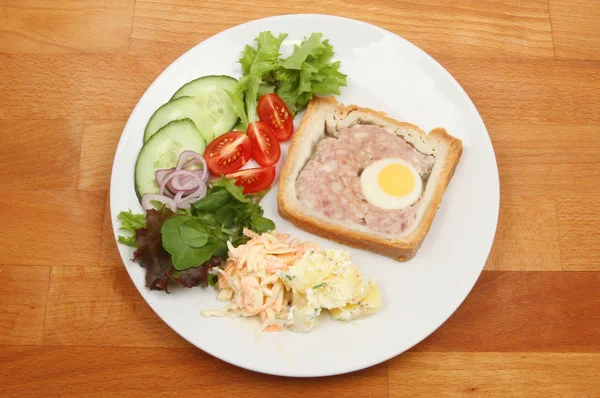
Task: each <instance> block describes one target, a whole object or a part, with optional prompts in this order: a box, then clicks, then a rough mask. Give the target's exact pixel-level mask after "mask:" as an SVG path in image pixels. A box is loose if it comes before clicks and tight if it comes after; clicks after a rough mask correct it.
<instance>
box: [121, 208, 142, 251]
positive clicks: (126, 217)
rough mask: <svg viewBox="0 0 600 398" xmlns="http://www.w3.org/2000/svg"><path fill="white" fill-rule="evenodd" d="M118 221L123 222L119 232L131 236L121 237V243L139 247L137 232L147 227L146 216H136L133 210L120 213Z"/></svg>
mask: <svg viewBox="0 0 600 398" xmlns="http://www.w3.org/2000/svg"><path fill="white" fill-rule="evenodd" d="M117 219H118V220H119V221H121V228H119V230H121V231H125V232H129V233H130V235H119V237H118V240H119V243H122V244H124V245H127V246H131V247H137V243H136V241H135V235H136V234H135V231H136V230H137V229H139V228H145V227H146V216H145V215H144V214H134V213H133V212H132V211H131V210H128V211H122V212H120V213H119V214H118V215H117Z"/></svg>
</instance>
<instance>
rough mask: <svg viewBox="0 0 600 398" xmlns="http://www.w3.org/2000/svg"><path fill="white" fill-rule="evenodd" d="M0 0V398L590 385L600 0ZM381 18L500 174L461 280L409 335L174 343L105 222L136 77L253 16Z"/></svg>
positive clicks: (598, 218)
mask: <svg viewBox="0 0 600 398" xmlns="http://www.w3.org/2000/svg"><path fill="white" fill-rule="evenodd" d="M266 4H267V3H264V2H262V3H261V2H257V1H253V0H243V1H233V0H224V1H215V0H207V1H198V0H55V1H44V0H0V75H1V76H2V83H1V84H0V184H1V185H2V187H3V193H2V195H0V220H2V221H1V225H2V238H1V239H0V396H1V397H54V396H78V397H114V396H119V397H124V396H144V395H145V396H178V397H184V396H215V397H216V396H248V397H254V396H256V397H263V396H276V397H279V396H289V397H301V396H302V397H306V396H308V397H313V396H314V397H316V396H332V395H336V396H343V397H346V396H348V397H390V396H392V397H396V396H407V397H454V396H482V397H489V396H497V397H512V396H515V397H538V396H539V397H599V396H600V377H599V374H600V211H599V210H598V204H599V203H600V159H599V158H598V154H599V153H600V77H599V76H600V2H598V1H596V0H574V1H572V0H494V1H486V2H483V1H478V0H425V1H420V0H410V1H396V0H375V1H368V2H367V1H361V0H322V1H315V0H307V1H304V2H293V1H288V0H282V1H279V2H278V3H277V5H276V6H267V5H266ZM307 12H319V13H323V14H335V15H341V16H346V17H350V18H356V19H361V20H363V21H366V22H369V23H373V24H376V25H379V26H381V27H383V28H385V29H388V30H390V31H392V32H395V33H397V34H399V35H401V36H403V37H405V38H407V39H408V40H410V41H412V42H413V43H415V44H416V45H418V46H419V47H421V48H422V49H424V50H425V51H427V52H428V53H430V54H431V55H433V56H434V57H435V58H436V59H437V60H438V61H439V62H440V63H441V64H442V65H443V66H444V67H446V68H447V69H448V70H449V71H450V73H452V74H453V75H454V76H455V77H456V79H457V80H458V81H459V83H460V84H461V85H462V86H463V87H464V88H465V90H466V91H467V93H468V94H469V96H470V97H471V98H472V99H473V101H474V103H475V105H476V106H477V108H478V110H479V111H480V113H481V115H482V117H483V119H484V122H485V123H486V126H487V127H488V130H489V133H490V136H491V139H492V142H493V144H494V149H495V152H496V156H497V160H498V167H499V172H500V180H501V181H500V184H501V208H500V218H499V224H498V231H497V234H496V238H495V242H494V245H493V248H492V251H491V253H490V257H489V259H488V262H487V264H486V268H485V270H484V272H483V274H482V275H481V277H480V279H479V281H478V282H477V284H476V286H475V288H474V289H473V291H472V292H471V294H470V295H469V296H468V297H467V299H466V300H465V302H464V303H463V305H462V306H461V307H460V308H459V309H458V310H457V311H456V313H455V314H454V315H453V316H452V317H451V318H450V319H449V320H448V321H447V322H446V323H445V324H444V325H443V326H442V327H440V328H439V329H438V330H437V331H436V332H435V333H433V334H432V335H431V336H429V337H428V338H427V339H426V340H425V341H423V342H422V343H421V344H419V345H417V346H416V347H414V348H413V349H411V350H410V351H409V352H407V353H405V354H403V355H401V356H399V357H396V358H394V359H392V360H390V361H388V362H386V363H383V364H380V365H378V366H375V367H373V368H370V369H366V370H363V371H360V372H355V373H352V374H349V375H341V376H336V377H329V378H322V379H308V380H307V379H286V378H279V377H271V376H265V375H260V374H256V373H253V372H249V371H245V370H242V369H238V368H235V367H233V366H231V365H228V364H226V363H224V362H222V361H220V360H218V359H215V358H213V357H211V356H209V355H207V354H205V353H203V352H202V351H200V350H198V349H196V348H195V347H193V346H191V345H190V344H188V343H187V342H185V341H184V340H183V339H181V338H180V337H178V336H177V335H176V334H175V333H174V332H173V331H172V330H170V329H169V328H168V327H167V326H166V325H165V324H164V323H163V322H162V321H161V320H160V319H159V318H158V317H157V316H156V315H155V314H154V313H153V312H152V310H151V309H150V308H149V307H148V306H147V305H146V304H145V302H144V301H143V299H142V298H141V297H140V296H139V294H138V293H137V291H136V290H135V288H134V287H133V285H132V283H131V282H130V280H129V278H128V277H127V274H126V272H125V270H124V268H123V265H122V263H121V260H120V257H119V256H118V253H117V251H116V245H115V243H114V239H113V237H112V226H111V222H110V216H109V208H108V185H109V181H110V169H111V165H112V160H113V156H114V151H115V148H116V145H117V142H118V140H119V137H120V134H121V131H122V129H123V126H124V125H125V122H126V120H127V118H128V117H129V115H130V113H131V111H132V109H133V107H134V106H135V104H136V103H137V101H138V100H139V98H140V96H141V95H142V93H143V92H144V91H145V90H146V88H147V87H148V85H149V84H150V83H152V81H153V80H154V79H155V78H156V77H157V76H158V75H159V74H160V72H161V71H162V70H163V69H164V68H165V67H167V66H168V65H169V64H170V63H171V62H172V61H174V60H175V59H176V58H177V57H178V56H179V55H181V54H182V53H183V52H185V51H186V50H188V49H189V48H190V47H192V46H193V45H195V44H196V43H198V42H200V41H202V40H204V39H206V38H208V37H210V36H211V35H213V34H216V33H218V32H220V31H222V30H224V29H227V28H229V27H232V26H235V25H237V24H240V23H243V22H246V21H249V20H252V19H256V18H262V17H266V16H271V15H277V14H291V13H307Z"/></svg>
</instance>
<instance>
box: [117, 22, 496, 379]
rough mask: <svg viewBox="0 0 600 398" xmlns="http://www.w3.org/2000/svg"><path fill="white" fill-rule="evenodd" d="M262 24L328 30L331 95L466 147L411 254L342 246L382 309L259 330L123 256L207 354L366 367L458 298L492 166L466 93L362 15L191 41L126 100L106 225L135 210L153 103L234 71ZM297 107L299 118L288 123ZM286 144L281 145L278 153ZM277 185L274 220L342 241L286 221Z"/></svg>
mask: <svg viewBox="0 0 600 398" xmlns="http://www.w3.org/2000/svg"><path fill="white" fill-rule="evenodd" d="M262 30H271V31H273V32H274V33H278V32H286V33H289V37H288V39H287V40H286V41H285V42H284V43H283V46H282V51H290V49H291V48H292V45H293V44H297V43H298V42H299V41H300V40H301V39H302V38H303V37H304V36H308V35H310V33H311V32H323V34H324V37H326V38H328V39H330V42H331V43H332V44H333V46H334V49H335V51H336V57H337V59H339V60H341V61H342V67H341V70H342V71H343V72H344V73H346V74H347V75H348V87H347V88H345V89H343V90H342V95H341V96H340V97H339V99H340V100H341V101H342V102H344V103H346V104H358V105H360V106H365V107H370V108H374V109H377V110H381V111H385V112H387V113H389V115H391V116H392V117H393V118H396V119H400V120H405V121H409V122H411V123H414V124H417V125H418V126H420V127H421V128H422V129H423V130H425V131H429V130H431V129H432V128H434V127H438V126H442V127H445V128H446V129H447V130H448V131H449V132H450V133H451V134H453V135H455V136H457V137H459V138H461V139H462V140H463V145H464V155H463V157H462V160H461V162H460V164H459V166H458V168H457V170H456V174H455V176H454V178H453V180H452V181H451V183H450V185H449V187H448V190H447V192H446V194H445V196H444V198H443V201H442V205H441V207H440V209H439V211H438V213H437V215H436V217H435V220H434V222H433V225H432V227H431V230H430V231H429V234H428V236H427V238H426V239H425V241H424V243H423V245H422V247H421V249H420V250H419V252H418V254H417V256H416V257H415V258H414V259H412V260H411V261H409V262H406V263H399V262H396V261H395V260H392V259H390V258H386V257H383V256H380V255H377V254H373V253H370V252H366V251H362V250H357V249H351V248H346V249H347V250H349V251H350V252H351V255H352V258H353V260H354V262H355V263H356V264H357V265H358V266H359V267H360V269H361V270H362V271H363V272H364V273H365V274H366V275H367V276H368V277H375V278H376V280H377V281H378V282H379V286H380V289H381V292H382V296H383V307H382V309H381V311H380V312H379V313H377V314H376V315H374V316H371V317H368V318H365V319H363V320H360V321H356V322H353V323H343V322H337V321H332V320H331V319H328V318H327V316H326V315H324V316H321V318H322V319H321V320H320V323H319V324H318V325H317V327H316V328H315V329H314V330H313V331H312V332H311V333H308V334H299V333H293V332H291V331H284V332H282V333H270V334H264V335H257V334H256V329H257V327H258V325H259V321H258V320H257V319H233V318H204V317H202V316H201V315H200V311H202V310H205V309H213V308H219V307H220V306H221V305H222V303H220V302H218V301H217V300H216V292H215V290H214V289H212V288H209V289H202V288H194V289H172V293H171V294H169V295H167V294H165V293H163V292H157V291H149V290H148V289H146V288H145V287H144V269H142V268H141V267H140V266H139V265H137V264H134V263H131V261H130V259H131V257H132V253H133V250H132V249H131V248H129V247H125V246H123V245H118V246H119V251H120V254H121V257H122V259H123V263H124V264H125V267H126V269H127V271H128V272H129V275H130V276H131V279H132V281H133V283H134V284H135V286H136V287H137V288H138V290H139V292H140V294H141V295H142V297H144V299H145V300H146V301H147V303H148V304H149V305H150V307H152V309H153V310H154V311H155V312H156V313H157V314H158V316H159V317H160V318H162V320H163V321H164V322H166V323H167V325H169V326H170V327H171V328H172V329H173V330H175V331H176V332H177V333H179V334H180V335H181V336H182V337H183V338H185V339H186V340H188V341H189V342H190V343H192V344H194V345H195V346H197V347H198V348H200V349H202V350H204V351H206V352H208V353H209V354H211V355H214V356H215V357H218V358H220V359H222V360H224V361H227V362H229V363H232V364H234V365H237V366H240V367H243V368H247V369H251V370H254V371H258V372H263V373H269V374H275V375H285V376H326V375H334V374H339V373H345V372H350V371H355V370H358V369H362V368H366V367H369V366H372V365H375V364H378V363H380V362H383V361H385V360H387V359H389V358H392V357H394V356H396V355H398V354H400V353H402V352H404V351H406V350H407V349H409V348H411V347H412V346H414V345H415V344H417V343H418V342H420V341H421V340H423V339H424V338H425V337H427V336H428V335H429V334H431V333H432V332H433V331H434V330H436V329H437V328H438V327H439V326H440V325H441V324H442V323H443V322H444V321H446V319H448V317H449V316H450V315H451V314H452V313H453V312H454V311H455V310H456V309H457V308H458V306H459V305H460V304H461V303H462V301H463V300H464V299H465V297H466V296H467V294H468V293H469V291H470V290H471V288H472V287H473V285H474V284H475V281H476V280H477V278H478V276H479V274H480V273H481V270H482V268H483V266H484V264H485V261H486V259H487V256H488V254H489V251H490V248H491V245H492V240H493V237H494V234H495V231H496V224H497V219H498V207H499V183H498V170H497V166H496V160H495V156H494V151H493V149H492V145H491V142H490V139H489V136H488V134H487V131H486V129H485V126H484V124H483V122H482V120H481V118H480V116H479V114H478V112H477V110H476V109H475V106H474V105H473V103H472V102H471V101H470V100H469V97H468V96H467V94H466V93H465V92H464V91H463V90H462V88H461V87H460V85H459V84H458V83H457V82H456V81H455V80H454V79H453V78H452V76H451V75H450V74H449V73H448V72H447V71H446V70H445V69H444V68H443V67H442V66H440V65H439V64H438V63H437V62H436V61H435V60H433V59H432V58H431V57H430V56H429V55H427V54H426V53H425V52H423V51H422V50H420V49H419V48H417V47H416V46H414V45H413V44H411V43H409V42H408V41H406V40H404V39H402V38H400V37H398V36H396V35H395V34H393V33H390V32H388V31H385V30H383V29H380V28H378V27H376V26H372V25H369V24H366V23H363V22H359V21H355V20H351V19H345V18H339V17H331V16H324V15H287V16H280V17H274V18H267V19H262V20H257V21H252V22H249V23H246V24H243V25H240V26H236V27H234V28H232V29H229V30H227V31H224V32H222V33H219V34H217V35H216V36H213V37H211V38H210V39H208V40H206V41H204V42H202V43H200V44H198V45H197V46H196V47H194V48H193V49H191V50H190V51H188V52H187V53H185V54H184V55H182V56H181V57H180V58H179V59H177V60H176V61H175V62H174V63H173V64H172V65H170V66H169V67H168V68H167V69H166V70H165V71H164V72H163V73H162V74H161V75H160V76H159V77H158V78H157V79H156V81H155V82H154V83H153V84H152V85H151V86H150V88H149V89H148V90H147V91H146V93H145V94H144V95H143V97H142V98H141V100H140V101H139V103H138V104H137V106H136V107H135V109H134V111H133V113H132V114H131V117H130V118H129V121H128V122H127V125H126V126H125V130H124V131H123V135H122V137H121V141H120V142H119V146H118V148H117V152H116V155H115V161H114V165H113V171H112V179H111V189H110V208H111V216H112V220H113V229H114V232H115V236H116V235H118V227H119V223H118V221H117V219H116V216H117V214H118V213H119V212H120V211H121V210H126V209H132V210H134V211H139V212H141V210H142V209H141V207H140V205H139V203H138V201H137V198H136V195H135V193H134V188H133V169H134V164H135V160H136V157H137V154H138V152H139V150H140V148H141V146H142V137H143V133H144V127H145V125H146V123H147V121H148V118H149V117H150V116H151V115H152V113H153V112H154V110H155V109H156V108H158V107H159V106H160V105H161V104H162V103H164V102H165V101H167V100H168V99H169V98H170V97H171V95H172V94H173V93H174V92H175V91H176V90H177V89H178V88H179V87H180V86H181V85H182V84H184V83H185V82H187V81H189V80H192V79H194V78H197V77H200V76H204V75H211V74H229V75H232V76H239V75H240V73H241V71H240V68H239V65H238V64H237V59H238V58H239V55H240V52H241V51H242V49H243V47H244V46H245V45H246V44H249V43H251V42H252V40H253V39H254V37H255V36H257V34H258V33H259V32H260V31H262ZM298 121H299V118H298V119H296V125H297V123H298ZM286 152H287V151H285V150H284V151H283V155H282V156H286ZM276 192H277V187H276V186H275V189H273V190H271V192H270V193H269V194H268V195H267V197H266V198H265V199H264V202H263V207H264V208H265V215H266V216H267V217H270V218H271V219H273V220H274V221H275V223H276V224H277V227H278V229H279V230H280V231H283V232H287V233H290V234H292V235H293V236H297V237H300V238H306V239H313V240H316V241H317V242H318V243H320V244H321V245H322V246H323V247H335V246H339V245H336V244H335V243H333V242H330V241H327V240H324V239H320V238H316V237H315V236H312V235H311V234H309V233H306V232H304V231H302V230H300V229H297V228H295V227H294V226H292V225H291V224H290V223H289V222H287V221H285V220H283V219H281V217H279V215H278V214H277V205H276V200H275V197H276Z"/></svg>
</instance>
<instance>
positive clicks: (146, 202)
mask: <svg viewBox="0 0 600 398" xmlns="http://www.w3.org/2000/svg"><path fill="white" fill-rule="evenodd" d="M152 201H157V202H160V203H163V204H164V205H166V206H167V207H168V208H169V209H171V211H172V212H176V211H177V203H176V202H175V201H174V200H173V199H171V198H169V197H167V196H165V195H160V194H157V193H145V194H143V195H142V207H143V208H144V209H146V210H148V209H151V208H152V207H153V206H152Z"/></svg>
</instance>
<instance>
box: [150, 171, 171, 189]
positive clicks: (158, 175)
mask: <svg viewBox="0 0 600 398" xmlns="http://www.w3.org/2000/svg"><path fill="white" fill-rule="evenodd" d="M174 170H175V169H160V170H156V174H154V176H155V177H156V182H157V183H158V185H160V184H162V181H163V180H164V178H165V177H166V176H168V175H169V173H171V172H172V171H174Z"/></svg>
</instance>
